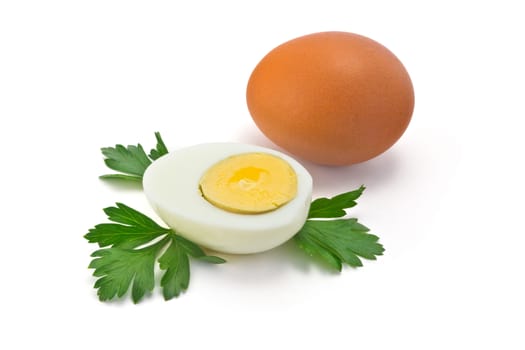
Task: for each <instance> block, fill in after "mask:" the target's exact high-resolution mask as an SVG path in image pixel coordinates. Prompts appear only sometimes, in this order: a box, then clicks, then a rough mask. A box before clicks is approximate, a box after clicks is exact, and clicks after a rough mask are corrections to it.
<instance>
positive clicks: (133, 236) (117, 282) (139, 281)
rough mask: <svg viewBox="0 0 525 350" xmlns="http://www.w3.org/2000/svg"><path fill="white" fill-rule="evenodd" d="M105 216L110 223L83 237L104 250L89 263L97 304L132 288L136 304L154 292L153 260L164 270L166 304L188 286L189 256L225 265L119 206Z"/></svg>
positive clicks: (170, 231) (111, 208)
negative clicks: (92, 270)
mask: <svg viewBox="0 0 525 350" xmlns="http://www.w3.org/2000/svg"><path fill="white" fill-rule="evenodd" d="M104 212H105V213H106V215H107V216H108V219H109V220H110V221H112V222H113V223H104V224H99V225H96V226H95V227H94V228H92V229H90V230H89V232H88V233H87V234H86V235H85V236H84V237H85V238H86V239H87V240H88V241H89V242H90V243H97V244H98V245H99V246H100V247H107V248H104V249H99V250H96V251H95V252H94V253H93V254H92V255H91V256H92V257H93V258H94V259H93V260H92V261H91V263H90V264H89V268H91V269H94V270H95V271H94V272H93V275H94V276H96V277H99V279H98V280H97V281H96V282H95V286H94V287H95V288H96V289H98V292H97V294H98V296H99V299H100V300H101V301H106V300H111V299H113V298H114V297H118V298H120V297H123V296H124V295H125V294H126V292H127V291H128V290H129V289H130V287H131V297H132V300H133V302H134V303H138V302H139V301H140V300H141V299H142V298H143V297H144V295H145V294H146V293H149V292H151V291H152V290H153V288H154V285H155V282H154V268H155V262H156V261H158V262H159V266H160V268H161V270H165V272H164V274H163V276H162V279H161V282H160V284H161V287H162V288H163V295H164V298H165V299H166V300H169V299H171V298H173V297H176V296H178V295H180V293H181V292H183V291H185V290H186V289H187V288H188V286H189V278H190V264H189V256H192V257H195V258H198V259H200V260H203V261H206V262H209V263H212V264H221V263H224V262H225V260H224V259H221V258H219V257H216V256H208V255H206V253H205V252H204V251H203V250H202V249H201V248H200V247H199V246H198V245H196V244H195V243H193V242H191V241H189V240H187V239H185V238H183V237H181V236H179V235H178V234H176V232H175V231H173V230H171V229H169V228H164V227H162V226H159V225H158V224H157V223H156V222H155V221H153V220H152V219H150V218H149V217H147V216H146V215H144V214H142V213H140V212H139V211H137V210H135V209H132V208H130V207H128V206H126V205H124V204H122V203H117V204H116V207H109V208H106V209H104Z"/></svg>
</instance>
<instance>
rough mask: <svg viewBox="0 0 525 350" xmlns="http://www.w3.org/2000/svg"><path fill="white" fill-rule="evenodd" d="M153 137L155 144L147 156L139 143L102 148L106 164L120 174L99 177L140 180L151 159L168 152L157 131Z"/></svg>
mask: <svg viewBox="0 0 525 350" xmlns="http://www.w3.org/2000/svg"><path fill="white" fill-rule="evenodd" d="M155 138H156V139H157V146H156V148H154V149H152V150H151V151H150V154H149V156H148V155H147V154H146V152H145V151H144V148H143V147H142V145H141V144H138V145H136V146H134V145H129V146H126V147H125V146H123V145H120V144H119V145H116V146H115V147H104V148H102V149H101V151H102V154H103V155H104V156H105V157H106V158H105V159H104V163H105V164H106V166H107V167H108V168H110V169H113V170H115V171H118V172H120V174H107V175H102V176H100V178H101V179H116V180H126V181H135V182H141V181H142V176H144V172H145V171H146V169H147V168H148V166H150V164H151V163H152V161H153V160H156V159H158V158H160V157H161V156H163V155H165V154H167V153H168V149H167V148H166V145H165V144H164V141H162V137H161V136H160V133H159V132H156V133H155Z"/></svg>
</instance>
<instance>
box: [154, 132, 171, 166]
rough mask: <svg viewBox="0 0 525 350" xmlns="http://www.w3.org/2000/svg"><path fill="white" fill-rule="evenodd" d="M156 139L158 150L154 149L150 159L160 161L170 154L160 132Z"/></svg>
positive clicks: (157, 133)
mask: <svg viewBox="0 0 525 350" xmlns="http://www.w3.org/2000/svg"><path fill="white" fill-rule="evenodd" d="M155 138H156V139H157V148H154V149H152V150H151V151H150V152H149V157H150V158H151V159H153V160H156V159H159V158H160V157H162V156H163V155H165V154H168V149H167V148H166V145H165V144H164V141H162V137H160V133H159V132H158V131H157V132H156V133H155Z"/></svg>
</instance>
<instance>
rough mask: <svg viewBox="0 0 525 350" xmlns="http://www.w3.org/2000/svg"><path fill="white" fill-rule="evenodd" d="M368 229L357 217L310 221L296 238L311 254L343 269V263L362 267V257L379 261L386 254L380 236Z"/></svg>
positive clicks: (331, 265) (339, 269) (300, 245)
mask: <svg viewBox="0 0 525 350" xmlns="http://www.w3.org/2000/svg"><path fill="white" fill-rule="evenodd" d="M368 231H369V230H368V228H367V227H365V226H363V225H361V224H360V223H358V222H357V219H337V220H307V221H306V223H305V224H304V226H303V228H302V229H301V230H300V231H299V233H297V234H296V235H295V236H294V239H295V241H296V242H297V244H298V245H299V247H301V248H302V249H304V250H305V251H306V252H307V253H308V254H309V255H311V256H317V257H318V258H320V259H321V260H323V261H325V262H326V263H327V264H328V265H329V266H330V267H332V268H334V269H336V270H338V271H341V268H342V263H346V264H348V265H350V266H353V267H358V266H362V265H363V263H362V262H361V260H360V259H359V257H363V258H365V259H370V260H375V259H376V256H377V255H382V254H383V252H384V249H383V246H382V245H381V244H379V243H378V240H379V237H377V236H375V235H372V234H369V233H367V232H368Z"/></svg>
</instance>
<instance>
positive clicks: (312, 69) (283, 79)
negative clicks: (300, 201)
mask: <svg viewBox="0 0 525 350" xmlns="http://www.w3.org/2000/svg"><path fill="white" fill-rule="evenodd" d="M246 98H247V104H248V109H249V111H250V114H251V115H252V118H253V120H254V121H255V123H256V125H257V126H258V127H259V128H260V130H261V131H262V132H263V133H264V134H265V135H266V136H267V137H268V138H269V139H270V140H272V141H273V142H274V143H275V144H277V145H279V146H281V147H282V148H283V149H285V150H287V151H288V152H290V153H292V154H294V155H296V156H298V157H300V158H303V159H306V160H310V161H312V162H315V163H319V164H326V165H349V164H354V163H358V162H363V161H366V160H368V159H371V158H373V157H375V156H377V155H379V154H381V153H383V152H384V151H386V150H387V149H388V148H390V147H391V146H392V145H393V144H394V143H395V142H396V141H397V140H398V139H399V138H400V137H401V135H402V134H403V132H404V131H405V130H406V128H407V126H408V124H409V122H410V119H411V116H412V111H413V109H414V90H413V87H412V82H411V80H410V77H409V75H408V73H407V71H406V69H405V67H404V66H403V64H402V63H401V62H400V61H399V59H398V58H397V57H396V56H395V55H394V54H393V53H392V52H390V51H389V50H388V49H387V48H385V47H384V46H382V45H381V44H379V43H377V42H376V41H374V40H371V39H369V38H367V37H364V36H361V35H357V34H353V33H347V32H322V33H315V34H310V35H306V36H302V37H299V38H296V39H293V40H291V41H288V42H286V43H284V44H282V45H280V46H278V47H276V48H275V49H273V50H272V51H270V52H269V53H268V54H267V55H266V56H265V57H264V58H263V59H262V60H261V61H260V62H259V64H258V65H257V66H256V67H255V69H254V71H253V73H252V74H251V76H250V79H249V82H248V87H247V93H246Z"/></svg>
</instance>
